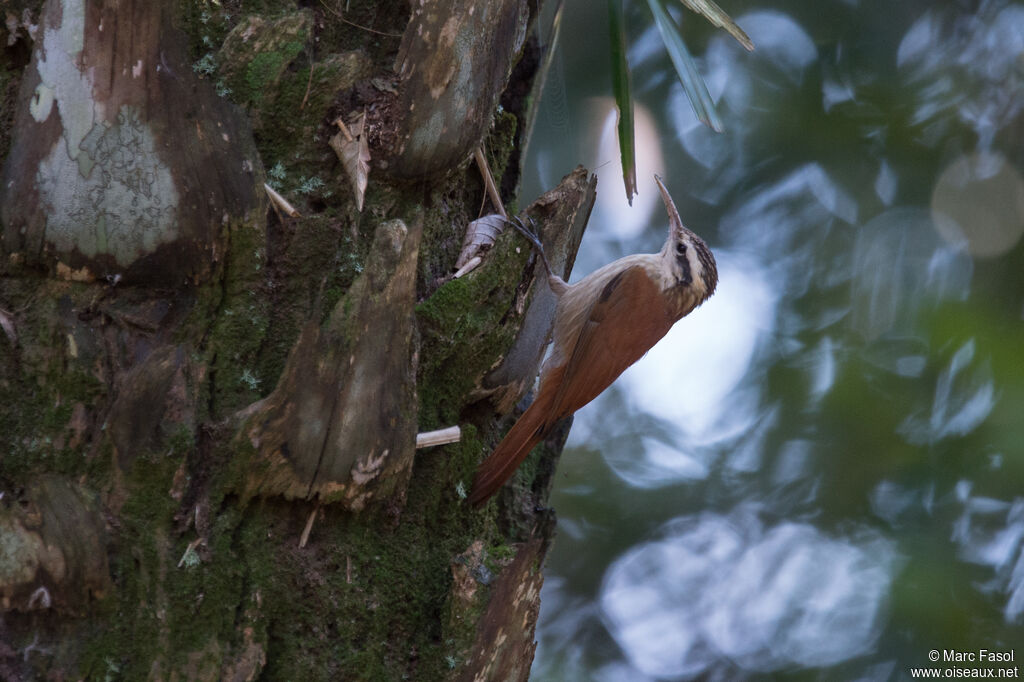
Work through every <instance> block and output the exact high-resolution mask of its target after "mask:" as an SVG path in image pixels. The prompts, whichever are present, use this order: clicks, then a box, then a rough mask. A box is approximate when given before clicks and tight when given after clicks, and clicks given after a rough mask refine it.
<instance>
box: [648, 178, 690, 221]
mask: <svg viewBox="0 0 1024 682" xmlns="http://www.w3.org/2000/svg"><path fill="white" fill-rule="evenodd" d="M654 181H655V182H657V183H658V190H659V191H660V192H661V200H662V201H664V202H665V210H666V211H667V212H668V223H669V227H670V228H671V230H672V234H680V233H681V232H682V230H683V229H684V226H683V220H682V218H680V217H679V211H678V210H676V202H674V201H672V196H671V195H670V194H669V193H668V188H667V187H665V183H664V182H662V180H661V176H659V175H657V174H655V176H654Z"/></svg>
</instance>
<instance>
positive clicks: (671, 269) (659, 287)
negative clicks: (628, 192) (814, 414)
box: [468, 175, 718, 507]
mask: <svg viewBox="0 0 1024 682" xmlns="http://www.w3.org/2000/svg"><path fill="white" fill-rule="evenodd" d="M654 179H655V182H656V183H657V185H658V190H659V192H660V193H661V198H662V201H663V202H664V204H665V209H666V211H667V212H668V222H669V229H668V238H667V239H666V240H665V245H664V246H662V248H661V251H659V252H658V253H649V254H647V253H645V254H633V255H629V256H624V257H622V258H620V259H618V260H616V261H613V262H612V263H609V264H608V265H605V266H604V267H601V268H599V269H597V270H595V271H594V272H592V273H590V274H589V275H587V276H586V277H584V278H583V279H581V280H580V281H578V282H576V283H574V284H569V283H567V282H566V281H565V280H563V279H562V278H561V277H559V276H558V275H555V274H554V273H552V272H551V267H550V266H549V264H548V262H547V258H546V257H545V255H544V248H543V246H542V245H541V243H540V240H539V239H538V238H537V236H536V235H535V234H533V233H532V232H530V230H529V229H528V228H526V227H525V225H524V224H523V223H522V222H521V221H515V222H514V223H513V224H514V225H515V226H516V228H517V229H518V230H519V231H520V232H522V233H523V234H524V235H525V236H526V237H527V239H529V240H530V242H531V243H532V245H533V248H534V249H535V250H536V251H537V252H538V254H539V255H540V258H541V261H542V263H543V264H544V268H545V270H546V271H547V279H548V284H549V286H550V287H551V290H552V291H553V292H554V294H555V296H556V298H557V304H556V306H555V315H554V323H553V328H552V341H551V343H552V349H551V352H550V354H549V355H548V358H547V360H545V362H544V365H543V367H542V369H541V372H540V381H539V386H538V389H537V392H536V397H535V398H534V400H533V403H532V404H531V405H530V406H529V407H528V408H527V409H526V411H525V412H524V413H523V414H522V416H521V417H519V419H518V420H517V421H516V423H515V424H514V425H513V426H512V428H511V429H510V430H509V432H508V433H507V434H506V435H505V437H504V439H502V441H501V442H500V443H499V444H498V446H497V447H496V448H495V449H494V451H493V452H492V453H491V455H490V456H489V457H488V458H487V459H485V460H484V461H483V462H482V463H481V464H480V466H479V467H478V469H477V471H476V475H475V476H474V478H473V485H472V488H471V491H470V494H469V497H468V502H469V504H470V505H472V506H473V507H481V506H483V505H484V504H485V503H486V502H487V500H488V499H489V498H490V497H491V496H492V495H494V493H495V492H497V491H498V489H499V488H501V486H502V485H503V484H504V483H505V481H507V480H508V479H509V478H510V477H511V476H512V474H513V473H514V472H515V470H516V468H517V467H518V466H519V465H520V464H521V463H522V461H523V460H524V459H526V456H527V455H528V454H530V451H531V450H532V449H533V447H534V446H535V445H536V444H537V443H539V442H540V441H542V440H543V439H544V438H546V437H547V436H548V434H550V433H551V431H552V430H553V429H554V428H555V426H556V425H557V424H558V422H559V421H561V420H562V419H564V418H566V417H569V416H570V415H572V414H573V413H574V412H576V410H578V409H580V408H581V407H583V406H584V405H586V404H587V403H589V402H590V401H591V400H593V399H594V398H596V397H597V396H598V395H600V393H601V392H602V391H604V389H606V388H607V387H608V386H609V385H611V383H612V382H613V381H615V379H616V378H618V376H619V375H620V374H622V372H624V371H625V370H626V368H628V367H629V366H630V365H632V364H633V363H634V362H636V361H637V360H639V359H640V358H641V357H643V356H644V354H646V353H647V351H649V350H650V349H651V348H652V347H653V346H654V344H656V343H657V342H658V341H659V340H661V338H662V337H663V336H665V334H667V333H668V330H669V329H671V328H672V325H673V324H675V323H676V321H677V320H679V319H680V318H682V317H684V316H685V315H687V314H688V313H689V312H690V311H692V310H693V309H694V308H696V307H697V306H699V305H700V304H702V303H703V302H704V301H706V300H707V299H708V298H709V297H710V296H711V295H712V294H713V293H714V292H715V287H716V286H717V285H718V267H717V265H716V264H715V257H714V255H713V254H712V253H711V249H709V248H708V246H707V244H705V243H704V240H703V239H701V238H700V237H699V236H697V235H696V234H695V233H694V232H692V231H690V230H689V229H687V228H686V227H685V226H684V225H683V222H682V220H681V219H680V217H679V212H678V211H677V210H676V206H675V203H674V202H673V201H672V197H671V196H670V195H669V193H668V189H667V188H666V187H665V183H664V182H663V181H662V179H661V178H660V177H658V176H657V175H655V176H654Z"/></svg>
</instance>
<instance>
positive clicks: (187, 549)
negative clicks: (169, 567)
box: [178, 538, 203, 568]
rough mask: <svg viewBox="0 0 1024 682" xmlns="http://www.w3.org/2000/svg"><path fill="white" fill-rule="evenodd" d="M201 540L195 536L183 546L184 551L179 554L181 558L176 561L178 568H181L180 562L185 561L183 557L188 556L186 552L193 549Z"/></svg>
mask: <svg viewBox="0 0 1024 682" xmlns="http://www.w3.org/2000/svg"><path fill="white" fill-rule="evenodd" d="M202 541H203V539H202V538H196V539H195V540H193V541H192V542H190V543H188V547H186V548H185V553H184V554H182V555H181V560H180V561H178V568H181V566H182V564H184V563H185V557H187V556H188V553H189V552H191V551H192V550H194V549H195V548H196V547H198V546H199V543H200V542H202Z"/></svg>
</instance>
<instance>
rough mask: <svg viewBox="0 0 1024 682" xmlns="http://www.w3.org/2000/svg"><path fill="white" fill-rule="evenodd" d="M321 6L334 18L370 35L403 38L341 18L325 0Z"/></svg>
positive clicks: (399, 35)
mask: <svg viewBox="0 0 1024 682" xmlns="http://www.w3.org/2000/svg"><path fill="white" fill-rule="evenodd" d="M320 4H321V5H323V6H324V8H326V9H327V11H328V12H330V13H331V14H333V15H334V16H336V17H338V18H339V19H341V20H342V21H343V22H345V23H346V24H348V25H349V26H355V27H356V28H358V29H360V30H362V31H369V32H370V33H376V34H377V35H379V36H387V37H389V38H401V37H402V34H401V33H386V32H384V31H378V30H376V29H373V28H370V27H369V26H361V25H360V24H357V23H356V22H354V21H349V20H348V19H346V18H345V17H343V16H341V12H339V11H338V10H336V9H333V8H331V7H328V5H327V3H326V2H324V0H320Z"/></svg>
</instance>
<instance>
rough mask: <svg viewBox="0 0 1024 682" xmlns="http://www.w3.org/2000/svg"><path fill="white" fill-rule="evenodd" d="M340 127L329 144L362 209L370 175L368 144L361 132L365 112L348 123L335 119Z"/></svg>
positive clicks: (364, 120) (358, 206) (359, 207)
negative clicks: (342, 167)
mask: <svg viewBox="0 0 1024 682" xmlns="http://www.w3.org/2000/svg"><path fill="white" fill-rule="evenodd" d="M335 123H337V124H338V127H339V128H340V129H341V130H339V131H338V133H337V134H336V135H335V136H334V137H332V138H331V140H330V142H329V144H330V145H331V148H332V149H334V153H335V154H337V155H338V158H339V159H340V160H341V165H342V166H344V168H345V173H346V174H348V179H349V181H350V182H351V183H352V189H353V191H354V192H355V194H356V208H357V209H359V210H360V211H362V210H363V197H365V196H366V185H367V182H368V180H369V177H370V146H369V144H367V142H366V135H364V134H363V125H364V124H365V123H366V112H365V111H364V112H363V113H362V114H360V116H359V118H358V119H357V120H356V121H355V122H354V123H350V124H348V125H345V123H344V121H342V120H341V119H340V118H339V119H338V120H337V121H335Z"/></svg>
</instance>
